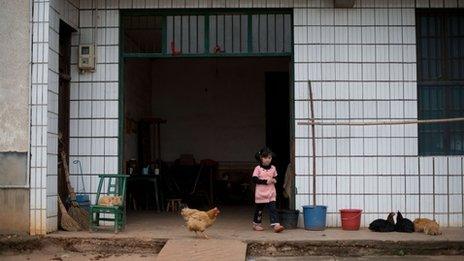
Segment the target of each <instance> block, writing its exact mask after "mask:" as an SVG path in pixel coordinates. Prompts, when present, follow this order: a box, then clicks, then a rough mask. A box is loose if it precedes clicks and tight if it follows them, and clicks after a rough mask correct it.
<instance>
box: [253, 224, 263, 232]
mask: <svg viewBox="0 0 464 261" xmlns="http://www.w3.org/2000/svg"><path fill="white" fill-rule="evenodd" d="M253 230H255V231H263V230H264V228H263V227H262V226H261V225H260V224H253Z"/></svg>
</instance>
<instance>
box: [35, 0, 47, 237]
mask: <svg viewBox="0 0 464 261" xmlns="http://www.w3.org/2000/svg"><path fill="white" fill-rule="evenodd" d="M32 10H33V11H32V16H31V18H32V23H31V24H32V70H31V89H32V91H31V95H32V97H31V164H30V168H31V169H30V173H31V175H30V178H31V180H30V184H31V192H30V233H31V234H32V235H35V234H44V233H45V232H46V229H47V212H46V211H47V200H46V198H47V170H48V169H47V147H48V144H47V130H48V115H47V112H48V109H47V108H48V103H49V97H48V83H49V78H48V68H49V62H48V61H49V60H48V59H49V57H48V50H49V12H48V10H49V2H48V1H37V0H35V1H33V3H32Z"/></svg>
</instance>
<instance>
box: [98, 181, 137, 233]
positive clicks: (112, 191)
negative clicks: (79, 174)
mask: <svg viewBox="0 0 464 261" xmlns="http://www.w3.org/2000/svg"><path fill="white" fill-rule="evenodd" d="M98 177H100V182H99V183H98V190H97V199H96V202H95V205H91V206H90V215H89V218H90V231H91V232H92V231H95V230H96V229H97V227H99V226H100V221H113V222H114V232H115V233H118V232H119V231H120V230H122V229H123V228H124V227H125V225H126V213H125V201H126V200H125V196H126V181H127V177H129V176H128V175H114V174H101V175H98ZM105 180H106V181H107V184H108V188H107V191H105V192H103V191H102V189H103V183H104V182H105ZM102 194H103V195H108V196H119V197H120V198H121V205H117V206H103V205H99V204H98V200H99V199H100V196H101V195H102ZM100 214H113V215H114V218H101V217H100Z"/></svg>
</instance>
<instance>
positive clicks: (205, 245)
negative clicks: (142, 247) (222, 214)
mask: <svg viewBox="0 0 464 261" xmlns="http://www.w3.org/2000/svg"><path fill="white" fill-rule="evenodd" d="M246 251H247V244H246V243H244V242H241V241H238V240H229V239H223V240H221V239H171V240H168V242H166V245H164V247H163V248H162V249H161V251H160V253H159V254H158V257H157V259H156V260H157V261H171V260H176V261H183V260H186V261H187V260H191V261H195V260H201V261H209V260H211V261H213V260H214V261H216V260H225V261H244V260H245V259H246Z"/></svg>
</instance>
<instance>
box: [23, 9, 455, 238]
mask: <svg viewBox="0 0 464 261" xmlns="http://www.w3.org/2000/svg"><path fill="white" fill-rule="evenodd" d="M35 2H37V3H39V2H40V3H42V2H43V3H44V4H46V5H48V1H35ZM54 2H56V3H53V4H52V3H51V4H50V14H48V13H47V12H45V11H44V12H43V13H40V12H39V13H35V16H37V17H41V19H43V21H35V22H34V32H35V31H37V30H38V29H40V30H49V29H48V21H49V17H50V23H56V22H57V21H58V20H57V19H56V17H58V16H59V17H62V19H63V18H64V19H67V21H68V23H69V24H71V25H73V26H74V27H79V28H78V29H79V31H78V33H75V34H73V39H72V53H73V56H72V62H71V63H72V80H71V105H70V106H71V112H70V113H71V122H70V124H71V126H70V127H71V128H70V129H71V133H70V135H71V140H70V154H71V155H70V156H71V158H70V162H72V161H73V160H75V159H79V160H81V162H82V164H83V172H84V183H85V188H86V190H87V192H91V193H95V190H96V186H97V177H96V175H97V174H100V173H117V171H118V158H117V152H118V148H117V144H118V142H117V141H118V140H117V139H118V138H117V136H118V126H119V123H118V98H119V97H118V79H119V75H118V73H119V70H118V62H119V57H118V53H119V49H118V48H119V43H118V39H119V38H118V35H119V28H118V25H119V9H138V8H250V7H254V8H273V7H280V8H294V43H295V67H294V71H295V74H294V80H295V86H294V88H295V89H294V90H295V117H296V122H295V136H296V174H297V176H296V185H297V198H296V204H297V206H298V207H299V206H302V205H305V204H310V203H312V202H310V199H311V198H312V197H311V193H312V191H311V188H312V186H311V184H312V178H311V177H310V174H311V173H312V169H311V158H310V156H311V155H312V151H311V144H310V139H309V137H311V135H310V132H309V128H308V127H306V126H301V125H297V124H296V123H297V122H299V121H301V120H305V119H307V118H308V117H309V115H310V114H309V113H310V111H309V104H308V83H309V82H310V83H311V86H312V89H313V92H314V97H315V99H316V101H315V115H316V118H318V119H319V120H328V121H333V120H350V119H353V120H363V119H370V120H380V119H415V118H417V109H416V108H417V94H416V57H415V25H414V24H415V17H414V13H415V7H420V8H422V7H423V8H427V7H464V1H461V0H459V1H456V0H452V1H448V0H439V1H429V0H424V1H422V0H417V1H414V0H396V1H382V0H377V1H374V0H357V1H356V5H355V7H354V8H350V9H335V8H333V1H332V0H267V1H266V0H227V1H226V0H193V1H185V0H141V1H140V0H120V1H116V0H94V1H92V0H80V1H58V0H57V1H54ZM77 2H79V3H77ZM96 3H98V9H99V11H98V18H97V25H98V30H97V68H96V72H95V73H90V74H80V73H79V72H78V70H77V65H76V63H77V61H76V54H77V45H78V44H79V43H90V42H92V41H93V40H94V39H93V34H92V28H93V26H94V23H95V21H94V15H93V10H92V9H93V7H94V6H95V4H96ZM66 7H68V8H66ZM75 7H78V8H79V11H77V9H76V8H75ZM45 10H48V9H45ZM77 12H78V16H77V15H76V14H77ZM42 24H44V25H45V26H41V25H42ZM42 27H43V28H42ZM53 28H55V29H56V24H55V25H52V24H50V40H48V38H47V39H43V38H41V39H38V37H39V36H40V35H43V37H44V38H46V37H48V35H49V34H48V33H46V34H35V38H34V48H35V49H34V51H33V54H34V55H35V53H37V54H40V52H41V51H40V50H42V52H49V55H48V57H47V56H46V55H45V56H40V55H37V57H41V58H39V60H36V61H34V65H33V76H34V75H37V76H36V78H34V77H33V84H32V90H33V92H32V95H33V103H32V113H33V123H32V130H33V132H32V135H33V138H35V137H38V138H36V139H33V143H32V144H31V152H32V156H33V158H32V159H33V161H32V163H31V178H32V179H33V178H34V177H38V178H37V180H38V181H39V183H36V182H32V183H31V184H33V185H34V187H33V190H32V191H33V193H32V192H31V199H34V200H31V210H32V211H31V221H34V222H35V221H37V222H41V221H40V220H41V218H44V216H45V209H48V205H45V204H46V203H45V201H46V200H37V201H36V200H35V198H44V197H45V195H48V198H49V202H50V203H48V204H52V203H51V202H52V201H54V197H56V190H54V189H50V190H48V188H49V186H55V184H56V168H54V167H53V168H52V167H51V166H52V165H53V166H56V144H55V143H54V142H56V113H57V111H56V105H54V104H55V103H56V101H55V100H56V98H57V95H58V91H57V84H54V83H53V81H55V82H57V80H56V79H57V77H56V75H55V74H56V65H57V60H56V58H57V56H56V55H55V53H56V50H57V49H56V48H54V47H56V46H57V43H58V42H57V41H56V40H57V38H56V37H57V32H56V30H54V29H53ZM40 30H39V32H41V31H40ZM48 45H50V48H48ZM39 46H40V47H39ZM49 49H50V50H49ZM34 57H36V56H34ZM47 58H48V59H49V60H40V59H47ZM38 71H40V72H47V71H48V72H49V73H48V74H47V73H37V72H38ZM47 86H48V89H47ZM56 104H57V103H56ZM47 105H48V110H47V109H46V108H47ZM47 112H48V116H47ZM316 137H317V146H316V154H317V174H318V178H317V191H316V194H317V203H318V204H327V205H328V207H329V208H328V211H329V215H328V225H329V226H338V225H340V223H339V217H338V213H337V211H338V209H340V208H348V207H353V208H355V207H356V208H363V209H364V212H365V214H364V218H363V220H362V222H363V225H366V224H368V222H369V221H370V220H372V219H374V218H377V217H379V216H384V215H386V213H387V212H390V211H392V210H403V212H405V213H406V215H407V216H411V217H414V216H419V215H421V216H428V217H434V218H436V219H437V220H439V221H440V222H441V224H442V225H444V226H447V225H449V226H462V225H463V215H462V213H463V207H462V202H463V190H464V187H463V168H462V164H463V163H462V161H463V160H462V158H456V157H450V158H446V157H440V158H435V159H433V158H429V157H428V158H420V159H419V158H418V157H417V126H416V125H405V126H401V125H400V126H398V125H393V126H368V127H359V126H351V127H348V126H337V127H335V126H323V127H322V126H317V127H316ZM47 138H48V142H47ZM47 144H48V146H49V148H48V149H47ZM50 147H51V148H50ZM45 151H48V164H47V161H46V160H45V159H46V158H45V157H46V156H45V154H46V153H47V152H45ZM47 166H48V168H47ZM433 166H435V168H433ZM76 167H77V166H76V165H74V164H70V170H71V174H72V177H71V178H72V180H71V182H72V183H73V185H74V186H75V187H76V189H81V188H82V184H81V183H82V182H81V181H80V179H77V176H76V174H77V173H78V170H77V168H76ZM47 173H48V177H49V178H48V179H47V180H48V183H49V184H48V185H47V187H46V188H47V194H45V185H44V184H45V183H44V184H43V185H42V183H41V181H42V179H41V177H45V176H47ZM442 174H443V175H442ZM44 179H45V178H44ZM55 187H56V186H55ZM33 202H34V203H33ZM35 202H37V203H35ZM55 202H56V201H55ZM55 207H56V206H54V207H53V208H50V210H49V211H48V212H47V213H48V214H47V216H48V217H49V218H50V220H52V219H53V218H54V217H56V210H55V209H54V208H55ZM41 215H44V216H41ZM31 224H33V223H32V222H31ZM41 224H42V223H41ZM49 225H50V227H49V228H47V230H49V231H50V230H54V229H55V228H56V221H50V224H49ZM31 227H32V225H31ZM43 230H44V227H42V230H41V231H43ZM31 231H32V230H31ZM37 233H39V232H37Z"/></svg>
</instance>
